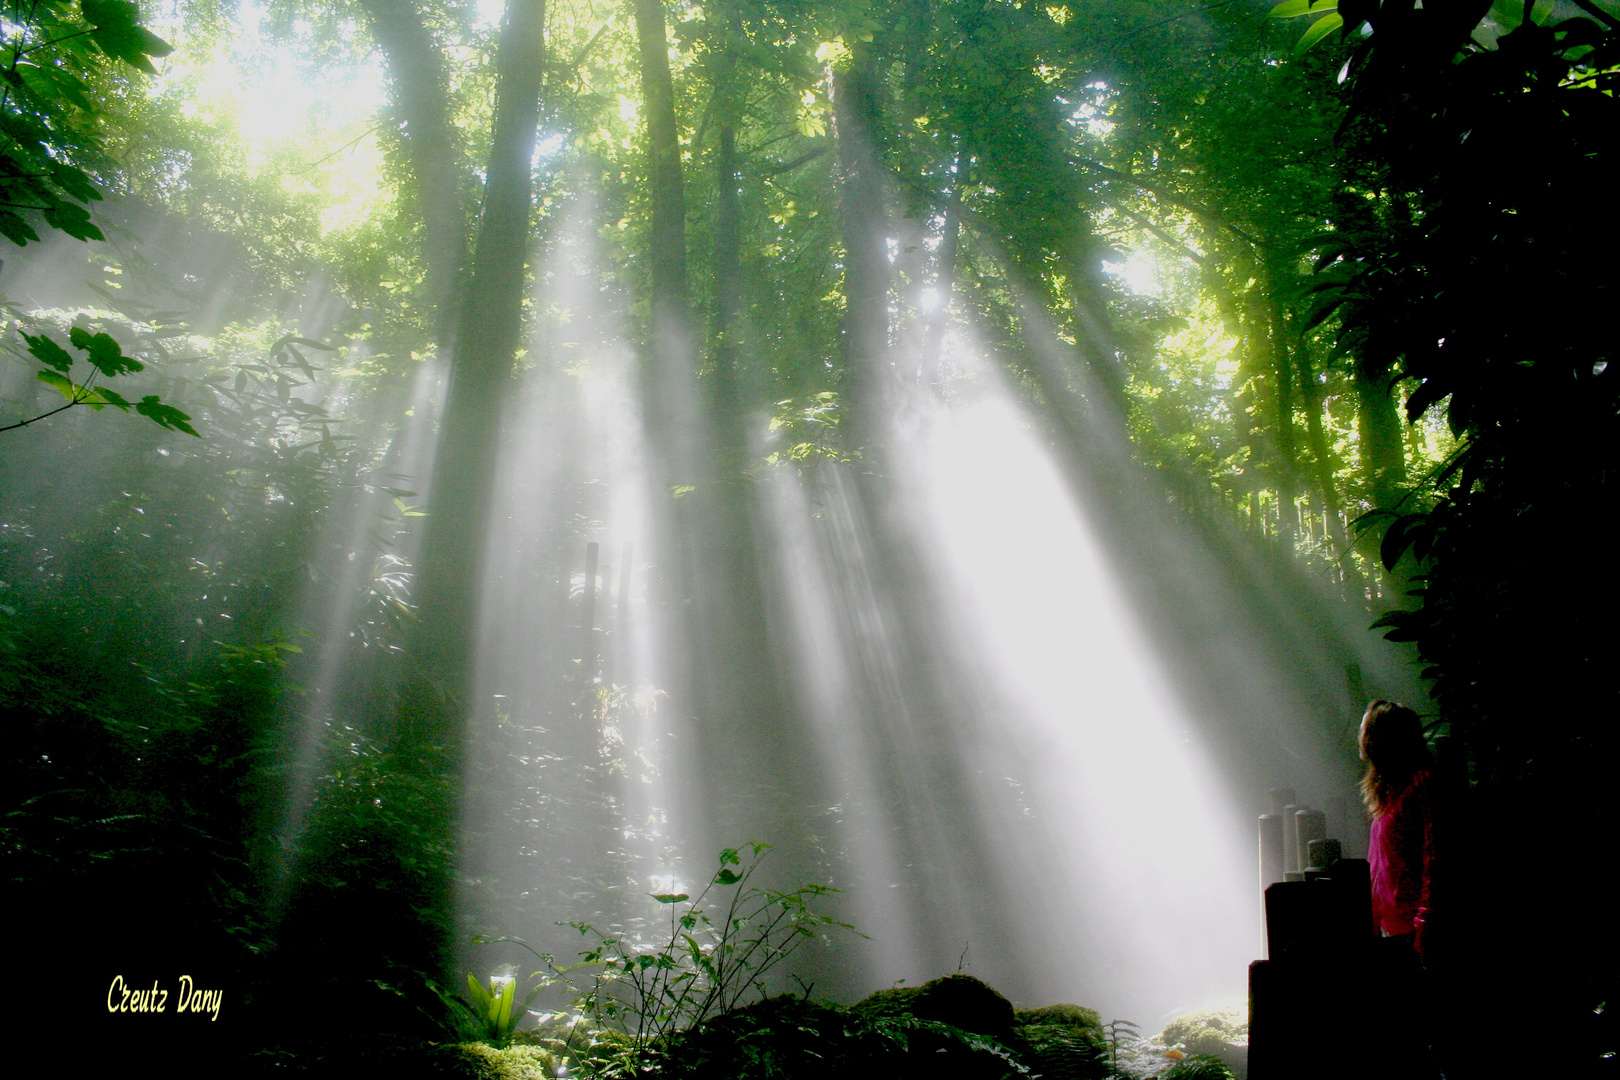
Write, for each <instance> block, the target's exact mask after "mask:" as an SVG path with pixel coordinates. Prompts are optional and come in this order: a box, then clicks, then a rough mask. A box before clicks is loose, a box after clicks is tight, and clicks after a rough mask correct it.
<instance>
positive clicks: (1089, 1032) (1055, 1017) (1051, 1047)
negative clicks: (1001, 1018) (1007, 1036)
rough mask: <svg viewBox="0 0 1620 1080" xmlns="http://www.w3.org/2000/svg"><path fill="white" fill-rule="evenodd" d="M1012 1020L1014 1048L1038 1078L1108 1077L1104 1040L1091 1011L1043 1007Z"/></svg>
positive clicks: (1097, 1018) (1087, 1079)
mask: <svg viewBox="0 0 1620 1080" xmlns="http://www.w3.org/2000/svg"><path fill="white" fill-rule="evenodd" d="M1013 1020H1014V1022H1015V1023H1016V1025H1017V1028H1016V1038H1017V1042H1016V1043H1015V1046H1017V1047H1018V1049H1019V1050H1020V1051H1021V1054H1022V1056H1023V1057H1024V1058H1025V1059H1026V1060H1027V1062H1028V1064H1029V1065H1030V1067H1031V1069H1032V1070H1033V1071H1034V1072H1036V1073H1038V1074H1039V1075H1041V1076H1043V1077H1048V1078H1050V1080H1102V1078H1103V1077H1105V1076H1107V1075H1108V1064H1107V1052H1108V1037H1107V1035H1106V1033H1105V1032H1104V1031H1103V1026H1102V1018H1101V1017H1100V1016H1098V1015H1097V1013H1096V1011H1095V1010H1093V1009H1086V1008H1082V1007H1081V1006H1079V1005H1047V1006H1045V1007H1043V1008H1039V1009H1021V1010H1019V1011H1018V1012H1016V1013H1014V1014H1013ZM1020 1044H1021V1045H1020Z"/></svg>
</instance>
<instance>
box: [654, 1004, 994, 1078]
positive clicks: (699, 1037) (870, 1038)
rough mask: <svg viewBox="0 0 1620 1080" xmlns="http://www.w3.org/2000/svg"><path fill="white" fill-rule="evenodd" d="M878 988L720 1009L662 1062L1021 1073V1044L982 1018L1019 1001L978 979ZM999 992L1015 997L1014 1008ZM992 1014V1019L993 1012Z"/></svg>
mask: <svg viewBox="0 0 1620 1080" xmlns="http://www.w3.org/2000/svg"><path fill="white" fill-rule="evenodd" d="M936 982H937V983H940V984H942V985H941V986H936V985H934V984H929V985H928V986H923V987H914V988H909V989H905V990H901V991H894V990H887V991H880V992H879V993H877V994H874V995H872V996H871V997H870V998H867V999H866V1000H865V1001H863V1002H861V1003H860V1004H859V1005H855V1006H852V1007H849V1008H841V1007H839V1006H835V1005H828V1004H824V1003H821V1002H814V1001H806V1000H804V999H802V998H796V997H790V996H782V997H775V998H769V999H767V1000H765V1001H761V1002H758V1003H756V1004H754V1005H750V1006H748V1007H747V1008H743V1009H738V1010H737V1011H736V1012H732V1013H728V1014H726V1015H725V1016H721V1017H716V1018H715V1019H713V1020H710V1021H708V1022H706V1023H704V1024H702V1025H700V1026H699V1027H697V1028H696V1029H693V1030H691V1031H687V1032H685V1033H683V1034H682V1035H680V1036H679V1037H677V1038H676V1039H675V1040H674V1041H673V1042H672V1043H671V1044H670V1045H669V1046H668V1047H667V1048H666V1051H665V1054H664V1056H663V1060H662V1062H661V1063H660V1065H659V1068H658V1072H659V1073H660V1074H661V1075H662V1076H664V1077H667V1078H670V1080H688V1078H689V1080H710V1078H713V1080H824V1078H825V1077H827V1076H829V1075H833V1076H837V1077H838V1078H839V1080H1012V1078H1013V1077H1016V1076H1017V1075H1018V1073H1019V1065H1018V1064H1017V1063H1016V1062H1015V1061H1014V1060H1013V1058H1012V1056H1011V1055H1012V1051H1011V1049H1010V1048H1009V1047H1008V1046H1007V1045H1006V1044H1005V1043H1004V1042H1003V1041H1002V1040H1001V1039H996V1038H994V1037H993V1036H990V1035H989V1034H988V1033H987V1032H984V1031H973V1030H970V1029H964V1028H961V1027H959V1026H958V1025H954V1024H950V1023H948V1022H947V1021H945V1020H942V1019H939V1017H941V1016H954V1017H956V1018H958V1019H962V1020H966V1021H968V1022H970V1023H972V1024H973V1025H974V1026H975V1027H979V1028H987V1027H993V1026H1000V1025H1001V1024H1002V1023H1003V1022H1007V1023H1005V1028H1004V1030H1005V1032H1006V1033H1007V1034H1008V1035H1009V1036H1010V1035H1011V1032H1012V1028H1011V1024H1010V1020H1011V1016H1012V1006H1011V1005H1010V1004H1006V999H1005V998H1003V997H1001V995H999V994H996V993H995V992H994V991H990V994H991V995H994V996H993V997H990V996H987V995H986V994H984V993H982V992H981V991H980V990H979V988H983V989H984V990H989V988H988V987H985V986H984V984H983V983H980V982H978V980H976V979H975V980H972V982H973V983H975V984H977V985H976V986H968V985H966V984H965V983H964V982H960V981H958V982H947V981H946V980H936ZM997 1002H999V1003H1000V1004H1003V1005H1006V1009H1005V1012H1004V1013H1003V1012H1002V1010H1001V1009H999V1008H998V1006H997ZM987 1018H988V1021H989V1022H988V1023H987V1022H986V1020H987Z"/></svg>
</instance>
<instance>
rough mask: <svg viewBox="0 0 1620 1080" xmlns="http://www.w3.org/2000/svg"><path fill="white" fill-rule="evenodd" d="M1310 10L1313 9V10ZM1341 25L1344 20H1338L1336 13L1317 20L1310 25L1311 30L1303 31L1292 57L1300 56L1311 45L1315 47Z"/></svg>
mask: <svg viewBox="0 0 1620 1080" xmlns="http://www.w3.org/2000/svg"><path fill="white" fill-rule="evenodd" d="M1335 6H1337V5H1335ZM1312 10H1315V9H1314V8H1313V9H1312ZM1343 25H1344V19H1342V18H1340V17H1339V14H1338V13H1337V12H1334V13H1333V14H1331V15H1324V16H1322V17H1321V18H1320V19H1317V20H1316V21H1315V22H1314V23H1312V24H1311V28H1310V29H1309V30H1307V31H1305V36H1304V37H1302V38H1300V39H1299V44H1298V45H1295V46H1294V55H1295V56H1299V55H1301V54H1302V53H1304V52H1305V51H1306V50H1307V49H1309V48H1310V47H1311V46H1312V45H1315V44H1316V43H1317V42H1318V41H1321V40H1322V39H1323V38H1325V37H1327V36H1328V35H1329V34H1331V33H1333V31H1335V30H1337V29H1338V28H1339V27H1341V26H1343Z"/></svg>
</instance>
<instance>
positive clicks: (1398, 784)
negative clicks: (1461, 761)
mask: <svg viewBox="0 0 1620 1080" xmlns="http://www.w3.org/2000/svg"><path fill="white" fill-rule="evenodd" d="M1361 756H1362V758H1363V759H1364V760H1365V761H1366V762H1367V773H1366V775H1364V776H1363V777H1362V778H1361V798H1362V801H1363V802H1365V803H1366V804H1367V812H1368V813H1370V814H1371V815H1372V816H1373V817H1378V816H1379V815H1381V814H1382V813H1383V812H1384V811H1385V810H1386V809H1387V808H1388V807H1389V804H1390V801H1391V800H1392V799H1393V798H1394V796H1395V793H1396V792H1398V791H1400V790H1401V789H1402V788H1404V787H1406V785H1407V784H1409V783H1411V782H1412V777H1414V776H1416V775H1417V774H1418V773H1420V772H1423V771H1425V770H1430V769H1433V768H1434V759H1433V758H1432V757H1431V756H1430V755H1429V744H1428V741H1427V740H1425V739H1424V737H1423V721H1422V720H1420V719H1418V714H1417V713H1415V712H1413V711H1412V710H1411V709H1408V708H1407V707H1406V706H1405V705H1400V704H1397V703H1395V702H1393V701H1374V702H1373V703H1372V704H1370V705H1368V706H1367V711H1366V713H1365V714H1364V715H1363V716H1362V718H1361Z"/></svg>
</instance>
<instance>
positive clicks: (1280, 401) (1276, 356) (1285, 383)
mask: <svg viewBox="0 0 1620 1080" xmlns="http://www.w3.org/2000/svg"><path fill="white" fill-rule="evenodd" d="M1264 273H1265V282H1264V283H1263V285H1262V291H1261V295H1262V296H1263V297H1265V299H1264V300H1262V301H1261V303H1260V305H1259V307H1260V310H1259V311H1258V312H1257V313H1256V314H1257V315H1258V316H1259V319H1258V321H1259V323H1260V326H1261V328H1262V330H1263V332H1264V335H1265V342H1266V346H1267V348H1268V350H1269V357H1268V358H1269V359H1270V361H1271V363H1270V365H1269V367H1270V374H1271V375H1272V376H1273V379H1274V382H1275V386H1276V388H1277V394H1276V400H1275V402H1274V404H1275V406H1276V410H1277V413H1276V418H1275V420H1274V423H1275V424H1276V430H1277V447H1276V455H1275V460H1276V463H1277V531H1278V533H1279V534H1280V535H1281V536H1282V537H1283V539H1284V541H1285V542H1286V543H1287V544H1288V545H1289V546H1290V547H1291V546H1292V545H1293V542H1294V539H1295V537H1296V536H1297V535H1298V532H1299V521H1298V518H1297V514H1298V510H1297V508H1296V507H1295V505H1294V500H1295V497H1296V496H1297V495H1298V494H1299V442H1298V439H1297V437H1296V432H1295V429H1294V363H1293V359H1292V357H1291V355H1290V351H1289V348H1288V343H1287V342H1286V341H1284V340H1283V336H1284V333H1285V331H1284V328H1283V318H1282V308H1281V307H1280V306H1279V305H1278V304H1277V302H1276V300H1274V299H1272V297H1273V296H1274V295H1275V294H1274V292H1273V290H1272V288H1271V281H1272V274H1271V270H1270V268H1269V267H1268V268H1266V270H1265V271H1264Z"/></svg>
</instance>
